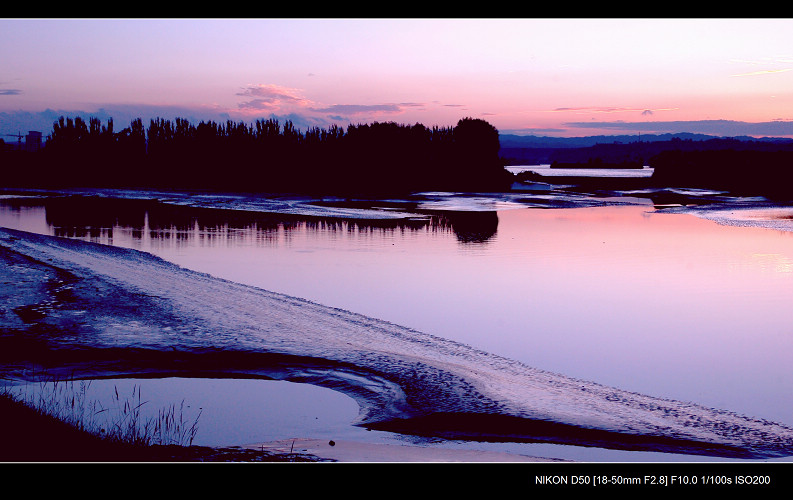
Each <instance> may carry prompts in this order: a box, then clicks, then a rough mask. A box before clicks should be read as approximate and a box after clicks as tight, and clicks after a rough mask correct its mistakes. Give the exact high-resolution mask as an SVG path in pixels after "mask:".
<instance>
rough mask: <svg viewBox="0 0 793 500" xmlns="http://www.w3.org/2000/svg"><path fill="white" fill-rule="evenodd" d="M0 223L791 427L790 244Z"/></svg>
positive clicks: (757, 233) (442, 217)
mask: <svg viewBox="0 0 793 500" xmlns="http://www.w3.org/2000/svg"><path fill="white" fill-rule="evenodd" d="M0 226H6V227H11V228H15V229H22V230H27V231H34V232H40V233H44V234H52V235H59V236H70V237H80V238H83V239H87V240H91V241H94V242H99V243H106V244H114V245H120V246H124V247H130V248H136V249H140V250H144V251H147V252H150V253H153V254H155V255H158V256H161V257H163V258H165V259H167V260H170V261H173V262H175V263H178V264H180V265H182V266H184V267H187V268H191V269H194V270H198V271H203V272H207V273H210V274H212V275H215V276H217V277H220V278H224V279H229V280H232V281H236V282H240V283H245V284H250V285H254V286H257V287H261V288H265V289H268V290H273V291H277V292H282V293H286V294H289V295H294V296H298V297H303V298H307V299H310V300H313V301H316V302H319V303H322V304H325V305H328V306H333V307H339V308H343V309H348V310H351V311H354V312H358V313H362V314H366V315H369V316H373V317H377V318H381V319H385V320H387V321H391V322H394V323H398V324H401V325H404V326H408V327H412V328H415V329H418V330H421V331H424V332H427V333H432V334H435V335H439V336H443V337H447V338H451V339H454V340H457V341H460V342H464V343H467V344H469V345H472V346H474V347H477V348H481V349H483V350H486V351H490V352H493V353H497V354H501V355H504V356H506V357H509V358H513V359H517V360H520V361H522V362H524V363H526V364H528V365H531V366H535V367H538V368H542V369H546V370H549V371H554V372H558V373H562V374H565V375H568V376H572V377H576V378H581V379H586V380H591V381H595V382H598V383H601V384H605V385H611V386H615V387H619V388H622V389H626V390H629V391H635V392H640V393H645V394H649V395H653V396H659V397H664V398H671V399H678V400H683V401H692V402H696V403H699V404H703V405H706V406H712V407H716V408H721V409H727V410H731V411H735V412H738V413H742V414H745V415H748V416H755V417H762V418H766V419H770V420H774V421H777V422H781V423H786V424H788V425H793V397H791V396H793V378H792V377H790V373H791V372H790V368H789V364H790V356H791V353H793V326H791V322H790V319H791V316H790V304H791V303H793V233H790V232H785V231H776V230H772V229H764V228H753V227H728V226H724V225H719V224H717V223H715V222H713V221H709V220H704V219H701V218H697V217H694V216H691V215H685V214H669V213H662V212H655V211H654V209H653V207H652V206H651V205H632V206H606V207H597V208H566V209H536V208H524V209H510V210H500V211H497V212H476V213H457V214H450V213H443V214H440V213H439V215H438V217H437V218H434V219H433V220H432V221H424V222H412V223H409V224H406V225H400V224H399V223H395V222H390V223H384V224H382V225H378V224H364V223H357V222H353V221H335V222H328V221H324V222H323V221H317V220H314V221H306V220H299V219H290V220H279V218H277V217H275V218H272V217H259V218H250V219H249V218H242V217H240V218H232V219H227V218H226V214H223V213H218V212H209V211H198V210H194V209H188V208H181V209H179V210H165V211H163V210H159V209H157V210H152V209H149V208H143V207H138V206H134V207H125V208H123V209H119V211H118V212H108V211H107V210H104V209H91V208H88V209H86V207H82V208H74V209H69V210H66V207H65V206H63V205H55V206H51V207H50V208H47V207H45V206H44V205H40V204H38V203H36V202H29V203H27V204H26V205H25V206H19V205H16V204H14V205H10V204H0Z"/></svg>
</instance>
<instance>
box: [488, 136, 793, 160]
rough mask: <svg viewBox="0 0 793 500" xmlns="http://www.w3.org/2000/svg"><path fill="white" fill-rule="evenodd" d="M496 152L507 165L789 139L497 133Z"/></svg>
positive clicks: (636, 156)
mask: <svg viewBox="0 0 793 500" xmlns="http://www.w3.org/2000/svg"><path fill="white" fill-rule="evenodd" d="M499 140H500V143H501V149H500V152H499V154H500V156H501V157H502V158H504V159H505V160H506V162H507V164H510V165H521V164H523V165H526V164H544V163H553V162H554V161H562V162H586V161H588V160H589V159H596V158H597V159H601V160H604V161H617V162H619V161H647V160H648V159H649V158H650V157H651V156H653V155H655V154H658V153H660V152H661V151H665V150H670V149H673V150H674V149H728V148H734V149H747V148H750V149H763V150H765V149H768V148H789V147H791V146H793V139H786V138H780V137H763V138H755V137H717V136H712V135H705V134H691V133H679V134H642V135H638V134H636V135H597V136H587V137H542V136H521V135H514V134H500V136H499Z"/></svg>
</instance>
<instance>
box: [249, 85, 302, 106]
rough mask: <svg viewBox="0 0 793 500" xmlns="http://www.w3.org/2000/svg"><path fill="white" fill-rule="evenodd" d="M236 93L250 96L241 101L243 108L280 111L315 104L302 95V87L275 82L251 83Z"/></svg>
mask: <svg viewBox="0 0 793 500" xmlns="http://www.w3.org/2000/svg"><path fill="white" fill-rule="evenodd" d="M236 95H238V96H241V97H247V98H249V99H248V100H246V101H244V102H242V103H240V105H239V107H240V109H243V110H252V111H265V112H279V111H284V110H286V109H294V108H295V107H307V106H310V105H312V104H313V103H312V102H311V101H310V100H309V99H307V98H305V97H303V95H301V91H300V89H294V88H289V87H283V86H280V85H274V84H257V85H249V86H247V87H245V88H243V89H242V90H241V91H240V92H237V94H236Z"/></svg>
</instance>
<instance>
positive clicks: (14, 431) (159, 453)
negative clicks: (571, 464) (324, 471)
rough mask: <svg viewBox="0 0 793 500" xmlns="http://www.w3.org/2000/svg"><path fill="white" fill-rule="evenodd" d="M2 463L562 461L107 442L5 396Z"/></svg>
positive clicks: (313, 442) (285, 444)
mask: <svg viewBox="0 0 793 500" xmlns="http://www.w3.org/2000/svg"><path fill="white" fill-rule="evenodd" d="M0 436H2V437H0V439H1V440H2V443H3V445H2V447H0V462H13V463H24V462H28V463H51V462H58V463H73V462H92V463H97V462H102V463H106V462H125V463H127V462H146V463H149V462H163V463H172V462H189V463H192V462H273V463H284V462H353V463H361V462H366V463H386V462H387V463H392V462H401V463H415V462H421V463H428V462H453V463H459V462H476V463H494V462H501V463H504V462H506V463H510V462H561V460H553V459H545V458H539V457H527V456H523V455H514V454H509V453H499V452H488V451H477V450H450V449H441V448H425V447H421V446H404V445H391V444H375V443H361V442H354V441H332V440H331V441H326V440H321V439H310V438H295V439H284V440H281V441H273V442H267V443H254V444H247V445H242V446H233V447H209V446H175V445H174V446H156V445H155V446H135V445H130V444H125V443H114V442H108V441H107V440H104V439H102V438H100V437H97V436H95V435H93V434H91V433H88V432H84V431H80V430H79V429H77V428H75V427H74V426H72V425H69V424H67V423H65V422H62V421H60V420H58V419H56V418H54V417H51V416H48V415H43V414H41V413H40V412H38V411H36V410H34V409H32V408H30V407H28V406H26V405H24V404H22V403H19V402H16V401H13V400H12V399H11V398H9V397H4V396H0Z"/></svg>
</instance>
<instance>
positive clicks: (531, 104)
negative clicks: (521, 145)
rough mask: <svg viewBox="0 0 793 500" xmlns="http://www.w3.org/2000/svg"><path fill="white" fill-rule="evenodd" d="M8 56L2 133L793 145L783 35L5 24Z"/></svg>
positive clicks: (426, 22)
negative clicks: (266, 130) (205, 127)
mask: <svg viewBox="0 0 793 500" xmlns="http://www.w3.org/2000/svg"><path fill="white" fill-rule="evenodd" d="M0 47H2V49H0V50H2V51H3V64H2V65H0V132H2V133H16V132H17V130H11V129H14V127H15V126H18V127H23V125H22V124H21V123H20V122H18V121H14V120H18V119H19V117H20V116H21V115H20V112H27V113H28V115H27V116H28V117H30V116H34V117H35V116H39V115H41V114H42V113H43V112H44V111H45V110H55V111H56V112H66V113H73V114H75V115H76V114H83V115H88V114H90V113H96V112H97V110H100V109H101V110H104V111H105V112H106V113H108V114H110V115H111V116H113V117H114V118H115V119H116V120H117V121H118V122H120V124H122V125H123V124H124V121H125V120H126V119H127V117H128V116H141V117H142V118H144V120H148V119H149V118H150V117H153V116H161V117H165V118H170V117H173V116H180V117H186V118H195V119H196V120H198V119H218V117H222V118H221V119H223V120H225V119H226V117H228V118H231V119H233V120H242V121H253V120H255V119H257V118H267V117H270V116H276V117H287V116H289V117H292V119H293V121H295V123H296V124H297V125H298V126H301V125H302V127H303V128H305V127H306V126H308V125H309V124H314V125H317V126H321V127H323V126H327V125H329V124H331V123H337V124H339V125H341V126H346V125H348V124H350V123H366V122H372V121H396V122H399V123H416V122H419V123H423V124H425V125H427V126H433V125H440V126H449V125H454V124H455V123H456V122H457V120H459V119H460V118H463V117H466V116H471V117H476V118H483V119H486V120H488V121H489V122H490V123H492V124H493V125H494V126H496V128H498V129H499V130H500V131H501V132H502V133H522V134H529V133H530V134H535V135H550V136H582V135H596V134H601V133H606V134H619V133H636V132H637V131H641V132H642V133H663V132H676V131H689V132H704V133H711V134H715V135H739V134H746V135H758V136H762V135H776V136H782V135H786V136H793V121H791V120H793V71H791V70H793V20H788V19H616V20H610V19H218V20H213V19H159V20H158V19H140V20H135V19H86V20H80V19H74V20H72V19H50V20H37V19H5V20H0ZM30 119H32V118H30ZM47 119H50V118H49V115H47ZM716 120H727V121H735V122H747V123H746V124H744V123H739V124H735V125H741V127H736V128H734V129H732V128H730V129H717V128H713V127H712V126H711V127H710V128H709V129H708V128H703V125H713V124H714V122H713V121H716ZM702 121H708V123H706V124H703V123H701V122H702ZM50 123H51V121H50ZM23 129H24V127H23Z"/></svg>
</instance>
